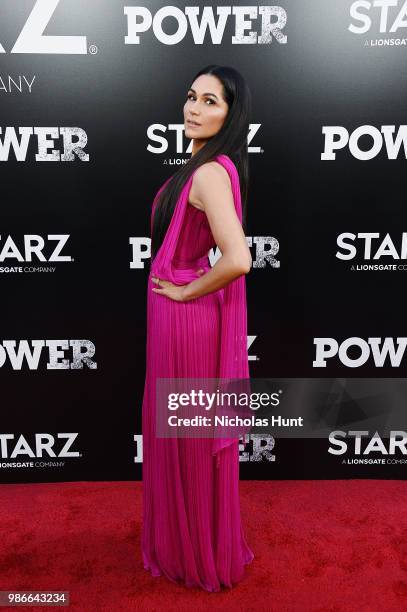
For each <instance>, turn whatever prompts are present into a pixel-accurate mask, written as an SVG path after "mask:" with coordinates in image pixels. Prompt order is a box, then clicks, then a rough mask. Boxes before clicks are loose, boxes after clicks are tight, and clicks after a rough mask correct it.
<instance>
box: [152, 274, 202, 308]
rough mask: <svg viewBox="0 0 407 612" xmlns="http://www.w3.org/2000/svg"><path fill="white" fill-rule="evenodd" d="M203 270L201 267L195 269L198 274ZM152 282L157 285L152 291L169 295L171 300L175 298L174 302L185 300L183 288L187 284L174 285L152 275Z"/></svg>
mask: <svg viewBox="0 0 407 612" xmlns="http://www.w3.org/2000/svg"><path fill="white" fill-rule="evenodd" d="M204 271H205V270H203V269H202V268H201V269H200V270H198V271H197V273H198V274H202V273H203V272H204ZM151 280H152V282H153V283H155V284H156V285H157V287H153V289H152V291H155V293H159V294H160V295H165V296H167V297H169V298H170V299H171V300H175V301H176V302H185V301H186V300H185V298H184V288H185V287H186V286H187V285H174V283H172V282H171V281H168V280H164V279H162V278H156V277H154V276H152V277H151Z"/></svg>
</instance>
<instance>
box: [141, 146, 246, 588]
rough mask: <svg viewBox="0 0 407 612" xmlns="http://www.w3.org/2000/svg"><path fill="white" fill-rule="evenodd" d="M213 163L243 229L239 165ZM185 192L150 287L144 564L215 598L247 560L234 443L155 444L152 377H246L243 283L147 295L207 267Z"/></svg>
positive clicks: (208, 242) (205, 245) (208, 236)
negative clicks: (177, 295) (223, 176)
mask: <svg viewBox="0 0 407 612" xmlns="http://www.w3.org/2000/svg"><path fill="white" fill-rule="evenodd" d="M216 161H217V162H218V163H220V164H221V165H222V166H224V167H225V168H226V170H227V171H228V173H229V176H230V180H231V185H232V191H233V196H234V202H235V207H236V212H237V215H238V217H239V219H240V221H241V220H242V207H241V198H240V189H239V176H238V172H237V169H236V166H235V165H234V163H233V162H232V161H231V159H230V158H229V157H228V156H226V155H219V156H218V157H217V158H216ZM167 180H169V179H167ZM166 182H167V181H166ZM166 182H165V183H164V185H165V184H166ZM191 184H192V176H191V177H190V178H189V180H188V181H187V182H186V184H185V185H184V188H183V190H182V192H181V194H180V197H179V199H178V202H177V204H176V207H175V210H174V214H173V216H172V219H171V223H170V225H169V228H168V230H167V233H166V235H165V238H164V242H163V244H162V245H161V247H160V249H159V251H158V253H157V255H156V257H155V259H154V261H153V262H152V266H151V270H150V275H149V279H148V290H147V347H146V348H147V351H146V359H147V360H146V379H145V387H144V397H143V406H142V427H143V528H142V557H143V565H144V568H145V569H146V570H150V572H151V573H152V575H153V576H160V575H163V574H164V575H165V576H167V577H168V578H169V579H170V580H172V581H174V582H177V583H180V584H185V585H186V586H188V587H192V586H198V587H201V588H202V589H205V590H207V591H219V590H220V589H221V585H224V586H227V587H232V586H233V585H234V584H235V583H237V582H238V581H239V580H241V579H242V577H243V575H244V566H245V564H247V563H250V562H251V561H252V559H253V558H254V554H253V552H252V550H251V549H250V548H249V546H248V545H247V543H246V540H245V537H244V533H243V528H242V524H241V515H240V501H239V454H238V440H237V438H225V439H223V438H212V439H211V438H201V439H198V438H196V439H182V438H156V437H155V428H156V424H155V393H156V389H155V384H156V379H157V378H160V377H163V378H172V377H174V378H177V377H178V378H187V377H208V378H209V377H215V378H216V377H236V378H237V377H241V378H248V377H249V368H248V355H247V313H246V285H245V275H242V276H240V277H239V278H237V279H235V280H234V281H232V282H231V283H229V284H228V285H227V286H226V287H224V288H223V289H220V290H218V291H216V292H213V293H210V294H207V295H204V296H202V297H199V298H196V299H193V300H189V301H188V302H177V301H175V300H172V299H171V298H168V297H167V296H163V295H160V294H158V293H155V292H154V291H152V290H151V289H152V287H154V286H156V285H154V284H153V283H152V281H151V276H157V277H158V278H162V279H166V280H170V281H171V282H173V283H176V284H180V285H184V284H186V283H188V282H190V281H191V280H193V279H195V278H199V276H200V275H199V274H198V273H197V270H198V269H199V268H203V269H204V270H205V271H207V270H209V269H210V264H209V258H208V252H209V250H210V249H211V248H212V247H214V246H215V241H214V238H213V236H212V232H211V230H210V226H209V223H208V220H207V217H206V214H205V213H204V212H203V211H201V210H198V209H197V208H196V207H194V206H192V205H191V204H188V196H189V191H190V188H191ZM164 185H163V186H162V187H161V188H160V190H159V191H158V192H157V195H156V197H155V199H154V202H153V208H152V215H153V213H154V206H155V203H156V200H157V196H158V194H159V193H160V191H161V190H162V188H163V187H164Z"/></svg>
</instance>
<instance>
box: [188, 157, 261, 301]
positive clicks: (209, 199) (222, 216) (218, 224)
mask: <svg viewBox="0 0 407 612" xmlns="http://www.w3.org/2000/svg"><path fill="white" fill-rule="evenodd" d="M192 185H193V187H192V188H193V190H194V201H195V200H197V201H198V202H199V203H200V207H201V208H202V210H203V211H204V212H205V214H206V216H207V218H208V223H209V226H210V228H211V231H212V235H213V237H214V240H215V242H216V244H217V246H218V247H219V249H220V251H221V253H222V256H221V257H220V258H219V259H218V260H217V262H216V263H215V265H214V266H213V267H212V268H211V269H210V270H209V272H207V273H206V274H204V275H203V276H201V278H197V279H195V280H193V281H191V282H190V283H188V284H187V285H185V286H184V288H183V301H188V300H193V299H195V298H198V297H201V296H202V295H206V294H207V293H212V292H213V291H217V290H218V289H222V288H223V287H225V285H227V284H228V283H230V282H231V281H232V280H234V279H235V278H238V277H239V276H241V275H242V274H247V273H248V272H249V271H250V268H251V265H252V258H251V255H250V250H249V247H248V245H247V241H246V237H245V235H244V232H243V228H242V225H241V223H240V221H239V217H238V216H237V213H236V209H235V204H234V201H233V193H232V186H231V182H230V178H229V174H228V172H227V170H226V169H225V168H224V167H223V166H221V165H220V164H218V163H217V162H208V163H206V164H204V165H202V166H201V167H200V168H198V170H197V171H196V172H195V174H194V177H193V179H192Z"/></svg>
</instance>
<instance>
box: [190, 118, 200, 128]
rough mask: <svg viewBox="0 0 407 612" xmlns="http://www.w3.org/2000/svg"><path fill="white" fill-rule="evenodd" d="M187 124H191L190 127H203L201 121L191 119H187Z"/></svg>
mask: <svg viewBox="0 0 407 612" xmlns="http://www.w3.org/2000/svg"><path fill="white" fill-rule="evenodd" d="M187 124H188V125H189V127H192V128H197V127H201V126H200V124H199V123H193V122H192V121H190V120H189V119H187Z"/></svg>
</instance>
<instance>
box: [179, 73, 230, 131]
mask: <svg viewBox="0 0 407 612" xmlns="http://www.w3.org/2000/svg"><path fill="white" fill-rule="evenodd" d="M222 87H223V86H222V83H221V82H220V81H219V79H218V78H217V77H215V76H213V75H212V74H201V76H199V77H198V78H197V79H195V81H194V82H193V83H192V85H191V88H190V89H189V90H188V92H187V101H186V102H185V104H184V126H185V136H186V137H187V138H191V139H192V138H193V139H194V140H208V139H209V138H212V136H214V135H215V134H217V133H218V132H219V130H220V129H221V127H222V125H223V122H224V121H225V118H226V115H227V113H228V105H227V103H226V102H225V100H224V99H223V95H222ZM189 121H192V122H195V123H197V124H198V125H191V123H189Z"/></svg>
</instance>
